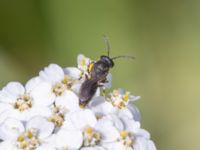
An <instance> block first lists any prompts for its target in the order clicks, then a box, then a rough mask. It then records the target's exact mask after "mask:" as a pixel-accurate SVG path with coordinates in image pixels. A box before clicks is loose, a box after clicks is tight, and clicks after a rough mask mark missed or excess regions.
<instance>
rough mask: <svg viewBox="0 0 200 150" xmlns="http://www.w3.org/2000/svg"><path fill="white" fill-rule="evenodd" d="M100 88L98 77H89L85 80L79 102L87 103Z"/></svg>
mask: <svg viewBox="0 0 200 150" xmlns="http://www.w3.org/2000/svg"><path fill="white" fill-rule="evenodd" d="M97 88H98V80H97V79H89V80H86V81H85V82H83V84H82V85H81V88H80V92H79V103H80V104H84V105H85V104H87V103H88V102H89V101H90V100H91V99H92V97H93V96H94V95H95V93H96V91H97Z"/></svg>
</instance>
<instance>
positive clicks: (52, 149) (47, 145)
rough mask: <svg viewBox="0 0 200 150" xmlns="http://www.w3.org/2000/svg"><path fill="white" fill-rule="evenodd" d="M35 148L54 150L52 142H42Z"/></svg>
mask: <svg viewBox="0 0 200 150" xmlns="http://www.w3.org/2000/svg"><path fill="white" fill-rule="evenodd" d="M35 150H56V149H55V147H54V145H53V144H52V143H49V144H42V145H41V146H39V147H38V148H36V149H35Z"/></svg>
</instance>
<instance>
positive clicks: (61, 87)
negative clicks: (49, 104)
mask: <svg viewBox="0 0 200 150" xmlns="http://www.w3.org/2000/svg"><path fill="white" fill-rule="evenodd" d="M73 84H74V80H73V79H70V78H68V77H67V76H66V75H65V77H64V79H63V80H62V81H61V82H58V83H56V84H55V85H54V86H53V93H55V95H56V96H61V95H62V94H63V93H64V92H65V90H67V89H71V87H72V85H73Z"/></svg>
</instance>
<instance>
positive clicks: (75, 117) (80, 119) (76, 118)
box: [70, 109, 97, 130]
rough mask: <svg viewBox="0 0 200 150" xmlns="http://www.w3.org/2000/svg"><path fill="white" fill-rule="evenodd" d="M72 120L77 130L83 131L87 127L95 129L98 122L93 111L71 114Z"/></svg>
mask: <svg viewBox="0 0 200 150" xmlns="http://www.w3.org/2000/svg"><path fill="white" fill-rule="evenodd" d="M70 120H71V121H72V124H73V125H74V127H75V128H77V129H81V130H82V129H83V128H85V127H87V126H90V127H94V125H95V124H96V122H97V119H96V117H95V116H94V114H93V113H92V111H91V110H89V109H85V110H81V111H77V112H74V113H72V114H71V116H70Z"/></svg>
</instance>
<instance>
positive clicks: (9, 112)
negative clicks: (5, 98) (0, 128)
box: [0, 109, 21, 124]
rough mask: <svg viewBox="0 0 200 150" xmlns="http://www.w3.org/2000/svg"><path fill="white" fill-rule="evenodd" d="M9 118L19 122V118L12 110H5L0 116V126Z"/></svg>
mask: <svg viewBox="0 0 200 150" xmlns="http://www.w3.org/2000/svg"><path fill="white" fill-rule="evenodd" d="M9 117H12V118H17V119H19V120H21V118H18V113H16V111H15V110H14V109H6V110H4V111H3V112H1V114H0V124H2V123H3V122H4V121H5V120H6V119H7V118H9Z"/></svg>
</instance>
